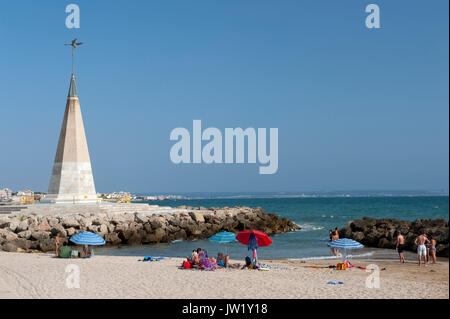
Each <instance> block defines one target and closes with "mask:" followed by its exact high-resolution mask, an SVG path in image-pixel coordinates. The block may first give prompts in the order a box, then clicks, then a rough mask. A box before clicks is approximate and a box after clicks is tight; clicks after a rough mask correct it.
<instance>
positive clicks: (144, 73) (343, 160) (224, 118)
mask: <svg viewBox="0 0 450 319" xmlns="http://www.w3.org/2000/svg"><path fill="white" fill-rule="evenodd" d="M70 3H76V4H78V5H79V7H80V10H81V28H80V29H67V28H66V26H65V19H66V15H67V14H66V13H65V7H66V5H68V4H70ZM370 3H376V4H378V5H379V6H380V9H381V29H370V30H369V29H367V28H366V27H365V23H364V21H365V18H366V16H367V13H365V7H366V5H368V4H370ZM448 9H449V8H448V1H444V0H440V1H431V2H425V1H323V0H321V1H297V0H292V1H291V0H283V1H274V0H270V1H269V0H258V1H255V0H247V1H241V0H239V1H238V0H227V1H224V0H220V1H209V0H198V1H194V2H192V1H181V0H178V1H137V0H135V1H101V0H96V1H91V0H89V1H75V0H74V1H45V2H39V5H37V2H36V1H31V0H30V1H22V0H20V1H8V2H6V1H5V2H3V3H2V4H1V10H0V37H1V46H2V47H1V50H0V101H1V102H0V135H1V138H0V187H5V186H8V187H10V188H12V189H15V190H17V189H19V188H25V187H27V188H28V187H29V188H32V189H34V190H43V191H46V190H47V187H48V182H49V179H50V174H51V169H52V163H53V158H54V155H55V152H56V144H57V140H58V135H59V130H60V125H61V121H62V117H63V113H64V107H65V102H66V96H67V90H68V85H69V80H70V72H71V60H70V59H71V58H70V49H69V48H68V47H65V46H64V45H63V44H64V43H67V42H69V41H70V40H71V39H73V38H75V37H77V38H78V39H79V40H80V41H83V42H84V43H85V44H84V45H83V47H81V48H80V49H79V50H78V51H77V53H76V54H77V57H76V72H75V73H76V76H77V86H78V92H79V95H80V102H81V107H82V111H83V117H84V122H85V128H86V133H87V137H88V144H89V150H90V155H91V161H92V167H93V172H94V178H95V183H96V188H97V191H99V192H109V191H115V190H116V191H117V190H128V191H132V192H194V191H203V192H205V191H211V192H214V191H216V192H221V191H235V192H240V191H274V192H278V191H332V190H380V189H388V190H405V189H406V190H448V180H449V171H448V165H449V149H448V142H449V140H448V133H449V120H448V116H449V108H448V103H449V94H448V85H449V83H448V82H449V81H448V78H449V77H448V76H449V74H448V68H449V65H448V59H449V51H448V48H449V43H448V36H449V34H448V22H449V21H448ZM194 119H200V120H202V125H203V127H204V128H205V127H210V126H212V127H217V128H219V129H221V130H222V132H223V130H224V128H226V127H242V128H247V127H254V128H258V127H259V128H270V127H276V128H278V129H279V169H278V172H277V173H276V174H274V175H259V174H258V167H259V165H257V164H239V165H237V164H233V165H224V164H212V165H207V164H201V165H198V164H197V165H194V164H184V165H175V164H173V163H172V162H171V161H170V157H169V151H170V148H171V147H172V145H173V144H174V142H171V141H170V140H169V134H170V132H171V130H172V129H174V128H176V127H185V128H188V129H190V130H191V131H192V121H193V120H194Z"/></svg>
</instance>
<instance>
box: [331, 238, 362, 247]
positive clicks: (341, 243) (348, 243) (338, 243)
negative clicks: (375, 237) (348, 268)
mask: <svg viewBox="0 0 450 319" xmlns="http://www.w3.org/2000/svg"><path fill="white" fill-rule="evenodd" d="M327 245H328V246H330V247H331V248H339V249H357V248H363V247H364V245H363V244H361V243H359V242H357V241H356V240H353V239H349V238H341V239H336V240H334V241H332V242H329V243H328V244H327Z"/></svg>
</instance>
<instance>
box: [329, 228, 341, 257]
mask: <svg viewBox="0 0 450 319" xmlns="http://www.w3.org/2000/svg"><path fill="white" fill-rule="evenodd" d="M328 232H329V234H330V241H335V240H338V239H339V229H338V228H337V227H336V228H335V229H334V230H331V229H330V230H329V231H328ZM331 251H332V252H333V255H335V256H338V255H339V254H340V251H339V248H331Z"/></svg>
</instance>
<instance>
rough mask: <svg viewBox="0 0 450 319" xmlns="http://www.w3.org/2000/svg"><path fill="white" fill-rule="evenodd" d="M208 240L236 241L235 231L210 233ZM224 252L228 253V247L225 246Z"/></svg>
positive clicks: (216, 241) (217, 241)
mask: <svg viewBox="0 0 450 319" xmlns="http://www.w3.org/2000/svg"><path fill="white" fill-rule="evenodd" d="M209 241H212V242H215V243H221V244H223V243H225V244H226V243H232V242H236V241H237V240H236V234H235V233H230V232H221V233H217V234H215V235H212V236H211V237H209ZM226 254H228V247H227V251H226Z"/></svg>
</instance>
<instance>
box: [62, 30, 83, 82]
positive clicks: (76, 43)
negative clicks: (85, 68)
mask: <svg viewBox="0 0 450 319" xmlns="http://www.w3.org/2000/svg"><path fill="white" fill-rule="evenodd" d="M82 44H83V42H77V39H76V38H75V39H73V40H72V43H66V44H64V45H68V46H71V47H72V74H73V60H74V51H75V48H76V47H77V46H79V45H82Z"/></svg>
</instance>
